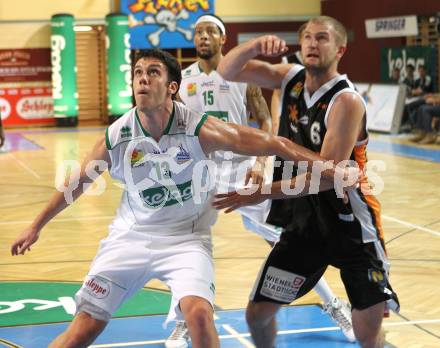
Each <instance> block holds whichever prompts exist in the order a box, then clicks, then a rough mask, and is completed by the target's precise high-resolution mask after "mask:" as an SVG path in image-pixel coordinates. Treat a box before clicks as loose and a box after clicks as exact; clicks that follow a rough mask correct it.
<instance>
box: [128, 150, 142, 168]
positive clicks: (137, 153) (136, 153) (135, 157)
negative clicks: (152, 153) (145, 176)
mask: <svg viewBox="0 0 440 348" xmlns="http://www.w3.org/2000/svg"><path fill="white" fill-rule="evenodd" d="M142 158H144V152H143V151H142V150H141V149H134V150H133V152H132V153H131V166H132V167H141V166H143V165H144V163H142V164H136V163H137V162H139V161H141V160H142Z"/></svg>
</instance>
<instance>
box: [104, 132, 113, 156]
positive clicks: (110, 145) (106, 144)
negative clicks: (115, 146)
mask: <svg viewBox="0 0 440 348" xmlns="http://www.w3.org/2000/svg"><path fill="white" fill-rule="evenodd" d="M108 128H109V127H107V129H106V130H105V146H106V147H107V150H111V149H112V144H110V137H109V136H108Z"/></svg>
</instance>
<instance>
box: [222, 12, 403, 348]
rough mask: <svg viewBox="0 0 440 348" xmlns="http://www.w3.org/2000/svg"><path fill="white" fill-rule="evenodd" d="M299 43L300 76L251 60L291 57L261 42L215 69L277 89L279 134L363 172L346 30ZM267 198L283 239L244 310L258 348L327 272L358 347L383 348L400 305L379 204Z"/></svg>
mask: <svg viewBox="0 0 440 348" xmlns="http://www.w3.org/2000/svg"><path fill="white" fill-rule="evenodd" d="M300 43H301V53H302V58H303V63H304V67H305V68H304V67H302V66H300V65H294V64H293V65H291V64H290V65H289V64H269V63H267V62H263V61H260V60H255V59H254V58H255V57H257V56H258V55H262V56H266V57H274V56H279V55H282V54H284V53H285V52H286V51H287V48H286V43H285V42H284V41H283V40H281V39H279V38H278V37H276V36H272V35H267V36H263V37H259V38H256V39H254V40H251V41H249V42H246V43H244V44H242V45H240V46H238V47H236V48H235V49H233V50H232V51H230V52H229V53H228V54H227V55H226V56H225V57H224V59H223V60H222V62H221V63H220V65H219V66H218V70H217V71H218V72H219V73H220V74H222V75H223V77H224V78H225V79H227V80H232V81H243V82H248V83H254V84H257V85H260V86H261V87H264V88H271V89H275V88H281V95H282V107H281V119H280V127H279V135H282V136H284V137H286V138H289V139H291V140H293V141H294V142H296V143H298V144H301V145H303V146H305V147H307V148H309V149H311V150H313V151H316V152H319V153H320V155H321V156H322V157H324V158H326V159H328V160H334V161H335V163H340V162H341V161H344V160H354V161H356V162H357V164H358V165H359V166H360V167H361V168H364V166H365V164H366V144H367V141H368V133H367V131H366V114H365V112H366V109H365V105H364V103H363V101H362V98H361V96H360V95H359V94H358V93H357V92H356V91H355V89H354V86H353V84H352V83H351V82H350V81H349V80H348V79H347V77H346V76H345V75H340V74H339V73H338V63H339V60H340V59H341V58H342V56H343V55H344V53H345V51H346V47H347V33H346V30H345V28H344V27H343V25H342V24H341V23H339V22H338V21H337V20H335V19H333V18H331V17H325V16H321V17H316V18H313V19H311V20H310V21H309V22H308V23H307V25H306V27H305V29H304V31H303V32H302V35H301V39H300ZM277 160H278V161H280V162H281V166H279V167H277V168H275V171H274V183H273V185H277V182H279V181H280V180H281V177H282V173H283V169H284V166H283V165H284V162H283V161H282V160H281V159H280V158H277ZM293 175H295V171H294V174H293ZM365 180H366V179H365ZM362 186H364V187H365V186H367V183H365V185H362ZM274 187H275V186H274ZM262 196H263V194H262V193H261V191H260V192H257V193H255V194H253V195H239V194H238V193H231V194H229V195H227V196H226V197H225V198H224V200H223V201H222V200H220V201H218V202H217V203H216V205H217V207H218V208H223V207H230V208H232V209H234V208H238V207H240V206H242V205H247V204H253V203H254V202H255V201H256V202H259V201H261V200H262V199H264V198H262ZM265 197H266V198H269V199H270V198H277V199H274V200H273V201H272V209H271V211H270V214H269V217H268V220H267V222H268V223H270V224H273V225H276V226H281V227H283V228H284V232H283V234H282V235H281V239H280V242H279V243H277V244H276V245H275V247H274V248H273V250H272V251H271V253H270V254H269V257H268V258H267V260H266V262H265V264H264V265H263V268H262V270H261V272H260V274H259V275H258V277H257V280H256V283H255V286H254V290H253V292H252V294H251V300H250V302H249V304H248V308H247V313H246V319H247V322H248V325H249V329H250V332H251V334H252V338H253V340H254V342H255V344H256V346H257V347H267V348H269V347H270V348H271V347H274V345H275V337H276V322H275V314H276V312H277V311H278V309H279V308H280V306H281V305H282V304H287V303H291V302H292V301H294V300H295V299H297V298H299V297H301V296H303V295H304V294H306V293H307V292H308V291H310V290H311V289H312V287H313V286H314V284H315V283H316V282H317V281H318V279H319V278H320V277H321V276H322V274H323V273H324V271H325V270H326V268H327V266H328V265H332V266H334V267H337V268H339V269H340V272H341V278H342V280H343V282H344V285H345V289H346V292H347V294H348V297H349V300H350V303H351V305H352V310H353V311H352V316H353V328H354V332H355V335H356V338H357V340H358V341H359V343H360V344H361V346H362V347H382V346H383V344H384V335H383V332H382V329H381V327H382V318H383V313H384V311H385V309H386V307H388V308H391V309H393V310H396V311H397V310H398V308H399V304H398V300H397V296H396V294H395V293H394V292H393V290H392V288H391V286H390V284H389V282H388V270H389V263H388V260H387V258H386V253H385V250H384V243H383V233H382V228H381V223H380V212H379V203H378V202H377V201H376V200H375V198H374V197H373V196H371V195H367V194H364V193H363V191H362V189H361V188H358V189H355V190H351V191H349V193H348V197H346V198H347V199H340V198H338V197H337V195H336V193H335V190H329V191H324V192H321V193H319V194H316V195H309V196H307V197H303V198H297V199H292V198H289V196H288V195H284V196H283V197H280V194H279V193H277V195H276V196H274V197H271V195H270V194H269V195H265ZM280 198H281V199H280Z"/></svg>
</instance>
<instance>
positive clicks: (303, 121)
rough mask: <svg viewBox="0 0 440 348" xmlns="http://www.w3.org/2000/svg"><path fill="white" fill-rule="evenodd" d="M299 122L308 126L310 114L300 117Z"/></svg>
mask: <svg viewBox="0 0 440 348" xmlns="http://www.w3.org/2000/svg"><path fill="white" fill-rule="evenodd" d="M299 123H301V124H302V125H304V126H307V124H308V123H309V116H302V117H300V119H299Z"/></svg>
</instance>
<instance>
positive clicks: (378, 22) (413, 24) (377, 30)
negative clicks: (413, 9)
mask: <svg viewBox="0 0 440 348" xmlns="http://www.w3.org/2000/svg"><path fill="white" fill-rule="evenodd" d="M365 31H366V32H367V37H368V38H369V39H372V38H383V37H399V36H416V35H417V34H418V33H419V28H418V26H417V16H400V17H385V18H374V19H366V20H365Z"/></svg>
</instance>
